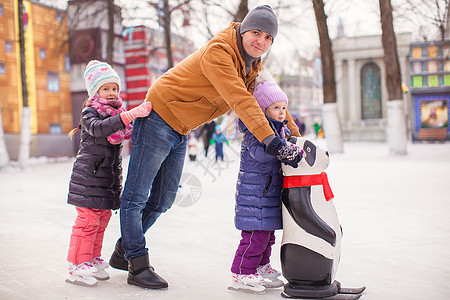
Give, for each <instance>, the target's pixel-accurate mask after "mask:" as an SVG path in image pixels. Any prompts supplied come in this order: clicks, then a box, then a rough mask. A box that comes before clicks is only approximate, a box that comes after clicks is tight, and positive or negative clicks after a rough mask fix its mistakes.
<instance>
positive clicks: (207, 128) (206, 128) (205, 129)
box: [199, 120, 216, 157]
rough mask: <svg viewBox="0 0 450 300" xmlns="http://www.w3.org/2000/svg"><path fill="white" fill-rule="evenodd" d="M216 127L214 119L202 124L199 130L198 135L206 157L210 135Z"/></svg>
mask: <svg viewBox="0 0 450 300" xmlns="http://www.w3.org/2000/svg"><path fill="white" fill-rule="evenodd" d="M215 128H216V122H215V121H214V120H212V121H209V122H208V123H206V124H204V125H203V126H202V128H201V130H200V132H199V136H201V137H202V141H203V149H204V150H205V157H208V150H209V145H210V141H211V138H212V135H213V134H214V130H215Z"/></svg>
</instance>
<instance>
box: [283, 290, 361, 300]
mask: <svg viewBox="0 0 450 300" xmlns="http://www.w3.org/2000/svg"><path fill="white" fill-rule="evenodd" d="M281 296H282V297H283V298H290V299H305V300H307V299H315V300H357V299H359V298H361V296H362V294H336V295H334V296H329V297H323V298H311V297H309V298H305V297H300V296H291V295H288V294H286V293H285V292H284V291H283V292H282V293H281Z"/></svg>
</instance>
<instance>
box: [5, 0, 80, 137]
mask: <svg viewBox="0 0 450 300" xmlns="http://www.w3.org/2000/svg"><path fill="white" fill-rule="evenodd" d="M23 3H24V6H25V11H26V12H27V13H28V25H27V27H26V29H25V43H26V44H25V56H26V57H25V60H26V77H27V90H28V106H29V107H30V108H31V130H32V133H33V134H40V133H42V134H45V133H50V125H51V124H60V126H61V133H67V132H69V131H70V130H71V129H72V105H71V93H70V71H69V70H66V68H65V55H68V54H69V47H68V44H69V43H68V31H67V23H66V19H67V18H66V14H65V13H64V12H62V11H57V10H55V9H51V8H49V7H46V6H42V5H39V4H37V3H36V2H29V1H24V2H23ZM0 4H2V5H3V16H1V17H0V62H2V63H5V64H6V74H5V75H1V74H0V105H1V111H2V121H3V129H4V132H5V133H16V134H17V133H19V132H20V117H21V107H22V104H23V101H22V91H21V79H20V48H19V42H18V41H19V27H18V9H17V5H18V1H17V0H14V1H11V0H0ZM58 17H61V18H58ZM5 41H12V43H13V51H12V52H9V53H5ZM41 49H42V50H43V51H45V54H46V55H45V57H44V58H41V57H40V51H41ZM49 71H50V72H55V73H57V74H58V77H59V91H49V90H48V84H47V80H48V79H47V77H48V72H49Z"/></svg>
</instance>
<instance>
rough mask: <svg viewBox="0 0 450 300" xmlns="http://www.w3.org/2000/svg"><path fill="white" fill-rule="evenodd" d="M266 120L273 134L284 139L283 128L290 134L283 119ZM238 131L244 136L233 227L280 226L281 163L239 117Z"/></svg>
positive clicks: (248, 228) (265, 227)
mask: <svg viewBox="0 0 450 300" xmlns="http://www.w3.org/2000/svg"><path fill="white" fill-rule="evenodd" d="M268 121H269V124H270V125H271V127H272V129H273V130H274V133H275V135H277V136H279V137H280V138H284V137H283V136H281V132H282V128H284V131H286V134H287V135H289V130H288V129H287V127H286V126H285V122H279V121H276V120H272V119H269V118H268ZM239 130H240V131H241V132H243V133H244V138H243V140H242V145H241V162H240V167H239V175H238V180H237V184H236V207H235V213H236V214H235V219H234V223H235V226H236V228H237V229H239V230H276V229H281V228H282V222H281V188H282V178H281V162H280V161H279V160H278V159H277V158H275V157H274V156H271V155H269V154H266V153H265V152H264V150H265V145H264V144H263V143H261V142H259V141H258V140H257V139H256V137H255V136H254V135H253V134H252V133H251V132H250V131H249V130H248V129H247V128H246V127H245V125H244V124H243V123H242V121H240V120H239Z"/></svg>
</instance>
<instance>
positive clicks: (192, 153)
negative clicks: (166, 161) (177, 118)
mask: <svg viewBox="0 0 450 300" xmlns="http://www.w3.org/2000/svg"><path fill="white" fill-rule="evenodd" d="M188 148H189V151H188V154H189V160H190V161H195V160H196V159H197V138H196V137H195V134H194V132H191V133H190V134H189V139H188Z"/></svg>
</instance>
